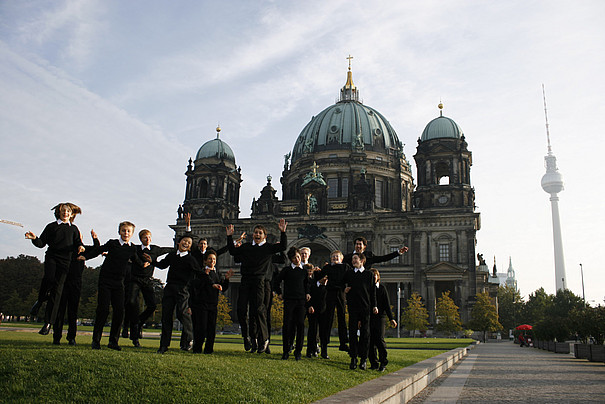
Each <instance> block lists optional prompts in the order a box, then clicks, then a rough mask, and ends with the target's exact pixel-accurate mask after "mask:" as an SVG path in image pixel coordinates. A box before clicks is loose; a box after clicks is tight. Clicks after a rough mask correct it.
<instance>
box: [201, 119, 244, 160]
mask: <svg viewBox="0 0 605 404" xmlns="http://www.w3.org/2000/svg"><path fill="white" fill-rule="evenodd" d="M220 131H221V129H220V127H219V128H216V139H212V140H209V141H207V142H206V143H204V144H203V145H202V147H200V149H199V150H198V152H197V155H196V157H195V159H196V161H197V160H199V159H206V158H216V159H219V160H229V161H232V162H233V163H235V154H234V153H233V150H231V147H229V145H228V144H227V143H225V142H223V141H222V140H221V139H219V134H220Z"/></svg>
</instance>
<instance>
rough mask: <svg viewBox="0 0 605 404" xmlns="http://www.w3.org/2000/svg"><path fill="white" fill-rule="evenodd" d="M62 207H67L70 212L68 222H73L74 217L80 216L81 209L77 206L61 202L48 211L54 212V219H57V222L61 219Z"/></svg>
mask: <svg viewBox="0 0 605 404" xmlns="http://www.w3.org/2000/svg"><path fill="white" fill-rule="evenodd" d="M62 206H67V207H68V208H69V209H70V210H71V217H70V218H69V221H70V222H71V223H73V222H74V219H75V218H76V215H81V214H82V209H80V207H79V206H78V205H76V204H74V203H71V202H62V203H59V204H57V205H55V206H53V207H52V208H51V209H50V210H54V211H55V219H57V220H58V219H59V218H60V217H61V207H62Z"/></svg>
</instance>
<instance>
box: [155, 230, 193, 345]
mask: <svg viewBox="0 0 605 404" xmlns="http://www.w3.org/2000/svg"><path fill="white" fill-rule="evenodd" d="M192 244H193V240H192V239H191V237H190V236H187V235H185V236H182V237H181V239H180V240H179V243H178V246H177V248H176V249H175V250H173V251H172V252H170V253H169V254H168V255H167V256H166V257H165V258H164V259H162V260H160V261H157V262H156V263H155V266H156V267H157V268H160V269H166V268H168V267H170V269H169V270H168V275H167V277H166V286H165V287H164V296H163V297H162V336H161V338H160V348H159V349H158V353H159V354H163V353H165V352H167V351H168V347H169V346H170V340H171V339H172V321H173V317H172V313H173V312H174V311H175V309H176V317H177V318H178V319H179V321H180V322H181V324H183V331H182V332H181V350H183V351H189V350H190V349H191V341H192V339H193V325H192V322H191V310H190V308H189V289H188V287H187V286H188V284H189V282H190V281H191V278H192V276H193V273H194V272H199V271H201V269H200V266H199V264H198V262H197V261H196V260H195V258H194V257H193V255H191V254H190V252H189V250H190V249H191V245H192Z"/></svg>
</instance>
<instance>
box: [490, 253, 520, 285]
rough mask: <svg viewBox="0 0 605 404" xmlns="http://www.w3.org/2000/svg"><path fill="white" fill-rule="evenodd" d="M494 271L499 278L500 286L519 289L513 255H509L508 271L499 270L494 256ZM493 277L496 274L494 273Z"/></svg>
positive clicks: (496, 277)
mask: <svg viewBox="0 0 605 404" xmlns="http://www.w3.org/2000/svg"><path fill="white" fill-rule="evenodd" d="M494 272H495V274H496V276H495V279H497V282H498V285H499V286H508V287H509V288H513V289H515V290H518V288H517V278H516V277H515V270H514V269H513V260H512V258H511V257H508V270H507V271H506V272H497V269H496V262H495V258H494ZM491 278H494V276H493V275H492V276H491Z"/></svg>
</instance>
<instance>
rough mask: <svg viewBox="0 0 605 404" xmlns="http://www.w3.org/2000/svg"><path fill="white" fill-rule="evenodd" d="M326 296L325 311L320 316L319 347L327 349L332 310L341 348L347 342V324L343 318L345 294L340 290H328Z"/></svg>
mask: <svg viewBox="0 0 605 404" xmlns="http://www.w3.org/2000/svg"><path fill="white" fill-rule="evenodd" d="M327 292H328V293H327V294H326V310H325V311H324V313H323V314H322V316H321V317H322V320H321V321H322V326H320V329H319V333H320V334H319V338H320V340H321V345H322V346H325V347H326V348H327V346H328V344H329V343H330V334H331V332H332V324H333V323H334V309H336V315H337V321H338V339H339V340H340V346H341V347H343V346H345V345H346V344H348V342H349V338H348V336H347V322H346V318H345V293H344V292H343V291H342V290H335V289H328V291H327Z"/></svg>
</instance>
